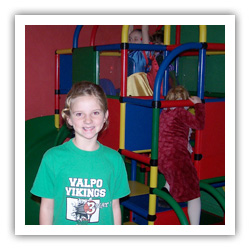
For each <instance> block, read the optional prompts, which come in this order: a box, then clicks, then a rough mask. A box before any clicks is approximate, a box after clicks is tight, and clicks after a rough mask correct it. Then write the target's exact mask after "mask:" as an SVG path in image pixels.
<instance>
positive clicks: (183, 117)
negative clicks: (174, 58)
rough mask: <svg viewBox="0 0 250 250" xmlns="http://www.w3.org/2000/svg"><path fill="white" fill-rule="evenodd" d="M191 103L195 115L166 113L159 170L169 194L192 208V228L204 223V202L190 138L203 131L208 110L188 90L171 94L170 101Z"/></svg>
mask: <svg viewBox="0 0 250 250" xmlns="http://www.w3.org/2000/svg"><path fill="white" fill-rule="evenodd" d="M188 99H189V100H191V101H192V102H193V103H194V108H195V115H193V114H191V113H190V112H189V111H188V110H187V108H186V107H176V108H167V109H164V110H163V111H162V113H161V115H160V125H159V134H160V136H159V158H158V164H159V170H160V172H162V173H163V174H164V177H165V179H166V184H165V187H164V188H163V190H164V189H165V191H167V192H168V191H169V192H170V194H171V195H172V197H173V198H174V199H175V200H176V201H177V202H186V201H187V204H188V215H189V220H190V223H191V224H192V225H198V224H199V221H200V213H201V202H200V188H199V179H198V176H197V172H196V169H195V167H194V165H193V163H192V160H191V152H192V151H191V150H190V147H191V145H189V136H190V132H191V129H190V128H193V129H203V128H204V123H205V107H204V104H202V103H201V99H200V98H199V97H197V96H194V97H191V98H190V97H189V94H188V92H187V90H186V89H185V88H184V87H182V86H177V87H174V88H172V89H170V90H169V92H168V94H167V97H166V100H188Z"/></svg>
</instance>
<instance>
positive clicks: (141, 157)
mask: <svg viewBox="0 0 250 250" xmlns="http://www.w3.org/2000/svg"><path fill="white" fill-rule="evenodd" d="M121 154H122V155H124V156H126V157H128V158H130V159H133V160H136V161H139V162H142V163H145V164H147V165H150V158H149V157H147V156H144V155H140V154H138V153H134V152H132V151H129V150H127V149H122V150H121Z"/></svg>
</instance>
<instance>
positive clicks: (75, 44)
mask: <svg viewBox="0 0 250 250" xmlns="http://www.w3.org/2000/svg"><path fill="white" fill-rule="evenodd" d="M82 26H83V25H77V26H76V29H75V33H74V37H73V48H74V49H75V48H78V38H79V34H80V31H81V29H82Z"/></svg>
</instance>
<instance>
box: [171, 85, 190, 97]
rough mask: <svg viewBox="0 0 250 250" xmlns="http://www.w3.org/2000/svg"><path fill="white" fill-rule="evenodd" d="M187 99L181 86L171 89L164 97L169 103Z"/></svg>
mask: <svg viewBox="0 0 250 250" xmlns="http://www.w3.org/2000/svg"><path fill="white" fill-rule="evenodd" d="M188 98H189V93H188V91H187V90H186V89H185V88H184V87H183V86H181V85H178V86H176V87H173V88H171V89H170V90H169V91H168V94H167V96H166V100H169V101H174V100H188Z"/></svg>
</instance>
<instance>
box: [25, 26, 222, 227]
mask: <svg viewBox="0 0 250 250" xmlns="http://www.w3.org/2000/svg"><path fill="white" fill-rule="evenodd" d="M82 28H83V26H82V25H79V26H77V27H76V29H75V33H74V37H73V48H71V49H65V50H57V51H56V53H55V119H54V122H55V128H54V129H52V130H53V131H50V133H51V134H53V136H52V137H53V138H54V139H55V140H54V145H59V144H61V143H63V142H64V141H65V139H67V138H69V137H71V133H70V131H69V130H68V129H67V128H66V126H65V125H62V124H61V123H60V115H59V113H60V105H59V97H60V95H62V94H67V92H68V91H69V89H70V88H71V86H72V84H74V83H76V82H78V81H82V80H87V81H91V82H95V83H96V84H99V85H101V86H102V88H103V89H104V91H105V92H106V94H107V96H108V107H109V114H110V126H109V129H108V130H107V131H106V132H105V133H103V134H102V135H101V137H100V138H99V141H100V142H101V143H103V144H104V145H107V146H109V147H111V148H113V149H115V150H119V152H120V153H121V155H123V157H124V160H125V163H126V166H127V170H128V176H129V184H130V189H131V194H130V196H129V197H127V198H126V199H125V200H122V202H121V205H122V208H123V209H122V211H123V219H124V224H134V225H136V224H140V225H178V224H189V220H188V216H187V204H186V203H177V202H176V201H175V200H174V199H173V198H172V197H171V196H170V195H168V194H166V193H164V192H163V191H161V178H162V176H161V174H160V173H158V166H157V164H158V138H159V116H160V112H161V110H162V109H163V108H165V107H176V106H192V103H191V101H165V100H164V96H165V95H166V94H167V92H168V88H169V87H168V86H169V84H168V79H169V65H170V64H171V63H173V62H174V65H175V74H176V76H178V74H180V73H179V72H180V71H181V70H182V69H181V68H180V67H181V66H182V65H181V63H182V62H181V58H184V57H189V56H190V57H196V58H197V59H196V61H195V62H196V64H192V67H193V68H196V70H197V84H196V91H193V92H194V94H195V95H197V96H199V97H200V98H201V99H202V100H203V102H204V103H205V112H206V120H205V128H204V130H202V131H195V135H194V138H193V141H192V142H191V143H192V146H193V151H194V152H193V155H192V157H193V161H194V165H195V168H196V170H197V173H198V176H199V179H200V188H201V190H203V191H204V192H205V193H206V194H209V196H211V197H213V198H212V199H214V200H215V201H216V203H217V205H218V206H219V207H220V208H221V209H222V211H223V216H220V217H222V219H221V218H220V220H219V221H218V223H219V224H220V223H222V224H223V223H224V218H225V217H224V213H225V198H224V194H223V192H221V190H222V189H223V191H224V190H225V98H224V96H221V95H220V94H219V95H218V93H216V94H214V95H213V93H212V94H211V93H210V92H211V91H208V92H209V93H206V84H205V74H206V70H207V68H206V61H207V57H208V56H213V55H224V53H225V52H224V51H225V44H224V43H207V27H206V26H204V25H200V26H199V41H198V42H188V43H184V44H181V42H180V36H181V26H176V38H175V43H174V44H170V41H171V39H170V37H171V27H170V26H169V25H165V26H158V28H159V29H161V28H162V29H164V45H151V44H149V45H147V44H130V43H128V28H129V26H128V25H124V26H123V27H122V36H121V37H122V39H121V43H120V44H110V45H101V46H95V35H96V32H97V30H98V26H93V30H92V34H91V40H90V46H88V47H78V37H79V34H80V31H81V29H82ZM133 50H141V51H163V52H164V60H163V62H162V63H161V65H160V68H159V70H158V73H157V76H156V78H155V83H154V89H153V91H152V92H153V95H152V96H128V95H127V89H128V76H130V75H133V65H131V62H129V59H128V53H129V51H133ZM103 55H106V56H119V57H120V58H121V82H120V88H119V89H116V88H115V87H114V84H113V83H112V82H111V81H110V80H109V79H99V75H100V67H99V65H100V63H99V60H100V56H103ZM181 83H182V84H184V85H185V82H183V79H181ZM162 86H163V92H162V95H161V88H162ZM206 94H207V95H206ZM218 96H219V97H218ZM50 122H51V121H50ZM58 130H59V131H58ZM50 142H51V141H50ZM51 146H52V145H51V143H50V144H48V145H47V147H48V148H49V147H51ZM27 147H28V146H27ZM30 147H32V146H30ZM29 155H30V154H29ZM26 157H27V156H26ZM27 161H28V159H27ZM37 168H38V166H36V170H37ZM34 171H35V170H34ZM34 171H33V172H34ZM32 176H34V174H33V175H32ZM26 188H27V187H26ZM218 189H219V190H220V191H218ZM158 197H161V198H162V199H164V200H165V201H166V202H167V203H168V204H169V207H167V208H166V207H160V206H159V204H158ZM26 199H29V198H28V197H26ZM27 202H28V201H27ZM32 202H33V201H32ZM36 204H38V202H36ZM202 206H203V204H202ZM37 207H38V205H37ZM26 210H27V209H26ZM210 214H212V213H210ZM26 216H28V214H27V215H26Z"/></svg>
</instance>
